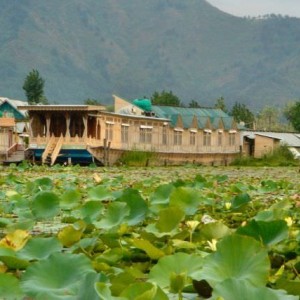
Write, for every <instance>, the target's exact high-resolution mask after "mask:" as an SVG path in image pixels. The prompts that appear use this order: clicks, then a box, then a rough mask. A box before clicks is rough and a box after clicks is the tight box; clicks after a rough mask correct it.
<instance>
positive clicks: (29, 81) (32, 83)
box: [23, 69, 48, 104]
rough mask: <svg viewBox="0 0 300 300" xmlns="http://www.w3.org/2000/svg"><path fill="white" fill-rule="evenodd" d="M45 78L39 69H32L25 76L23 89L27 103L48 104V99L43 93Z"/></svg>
mask: <svg viewBox="0 0 300 300" xmlns="http://www.w3.org/2000/svg"><path fill="white" fill-rule="evenodd" d="M44 85H45V80H44V79H43V78H42V77H41V76H40V74H39V71H38V70H35V69H33V70H32V71H31V72H29V74H28V75H27V76H26V78H25V81H24V84H23V90H24V91H25V95H26V97H27V101H28V103H29V104H38V103H41V104H48V100H47V99H46V97H45V95H44Z"/></svg>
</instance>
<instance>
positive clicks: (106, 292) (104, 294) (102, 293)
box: [95, 282, 128, 300]
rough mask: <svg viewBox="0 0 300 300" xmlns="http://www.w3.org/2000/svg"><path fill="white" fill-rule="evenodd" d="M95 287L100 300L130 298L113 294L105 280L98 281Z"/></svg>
mask: <svg viewBox="0 0 300 300" xmlns="http://www.w3.org/2000/svg"><path fill="white" fill-rule="evenodd" d="M95 287H96V291H97V294H98V296H99V297H100V300H128V299H127V298H124V297H114V296H112V295H111V291H110V289H109V287H108V285H107V284H105V283H103V282H97V283H96V285H95Z"/></svg>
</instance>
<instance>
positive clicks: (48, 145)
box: [42, 135, 56, 164]
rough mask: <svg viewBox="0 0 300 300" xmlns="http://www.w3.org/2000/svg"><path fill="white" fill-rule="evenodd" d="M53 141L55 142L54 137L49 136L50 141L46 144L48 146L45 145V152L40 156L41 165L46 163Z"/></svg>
mask: <svg viewBox="0 0 300 300" xmlns="http://www.w3.org/2000/svg"><path fill="white" fill-rule="evenodd" d="M55 140H56V139H55V136H54V135H53V136H51V138H50V140H49V142H48V144H47V146H46V148H45V150H44V152H43V154H42V163H43V164H44V163H45V162H46V159H47V157H48V155H49V154H50V151H52V150H53V145H54V143H55Z"/></svg>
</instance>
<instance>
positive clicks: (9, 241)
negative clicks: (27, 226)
mask: <svg viewBox="0 0 300 300" xmlns="http://www.w3.org/2000/svg"><path fill="white" fill-rule="evenodd" d="M28 239H29V233H28V231H25V230H20V229H17V230H15V231H14V232H11V233H8V234H7V235H6V236H5V237H4V238H3V239H1V241H0V247H6V248H10V249H13V250H15V251H18V250H20V249H22V248H23V247H24V246H25V244H26V243H27V241H28Z"/></svg>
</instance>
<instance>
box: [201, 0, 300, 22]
mask: <svg viewBox="0 0 300 300" xmlns="http://www.w3.org/2000/svg"><path fill="white" fill-rule="evenodd" d="M206 1H207V2H209V3H210V4H212V5H213V6H215V7H217V8H218V9H220V10H222V11H224V12H227V13H230V14H232V15H235V16H240V17H244V16H251V17H257V16H263V15H268V14H276V15H277V14H280V15H283V16H285V15H288V16H291V17H299V18H300V0H206Z"/></svg>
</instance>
